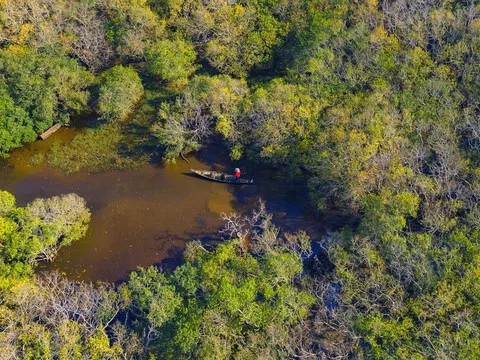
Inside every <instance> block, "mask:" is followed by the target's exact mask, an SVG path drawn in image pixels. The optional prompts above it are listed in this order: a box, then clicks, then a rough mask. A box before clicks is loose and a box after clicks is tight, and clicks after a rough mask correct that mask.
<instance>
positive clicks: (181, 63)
mask: <svg viewBox="0 0 480 360" xmlns="http://www.w3.org/2000/svg"><path fill="white" fill-rule="evenodd" d="M196 56H197V55H196V53H195V50H194V48H193V45H192V44H191V43H188V42H186V41H184V40H181V39H177V40H160V41H158V42H157V43H155V44H154V45H153V46H152V48H150V49H149V51H148V52H147V66H148V70H149V72H150V73H152V74H153V75H155V76H158V77H159V78H160V79H161V80H163V81H165V82H167V83H169V84H170V86H172V87H181V86H182V85H185V83H187V79H188V77H189V76H190V75H191V74H192V73H193V72H194V71H195V69H196V67H195V65H194V61H195V58H196Z"/></svg>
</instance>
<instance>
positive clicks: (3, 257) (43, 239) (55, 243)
mask: <svg viewBox="0 0 480 360" xmlns="http://www.w3.org/2000/svg"><path fill="white" fill-rule="evenodd" d="M0 199H1V200H0V201H1V204H2V208H1V209H2V211H1V212H0V215H1V216H0V235H2V236H1V244H2V247H1V251H0V264H1V266H0V272H1V276H4V277H17V276H19V275H22V274H23V273H24V272H26V273H27V274H28V273H29V271H28V268H26V267H24V266H23V264H29V265H33V264H35V263H36V262H37V261H39V260H51V259H53V257H54V256H55V255H56V253H57V251H58V249H59V248H60V247H61V246H64V245H68V244H70V243H72V242H73V241H76V240H78V239H80V238H82V237H83V236H84V235H85V232H86V230H87V226H88V225H87V224H88V222H89V220H90V212H89V211H88V209H87V208H86V205H85V201H84V200H83V199H82V198H80V197H79V196H77V195H75V194H69V195H64V196H62V197H53V198H51V199H46V200H44V199H37V200H35V201H33V202H32V203H31V204H29V205H27V207H25V208H18V207H15V205H14V201H15V199H14V197H13V196H12V195H11V194H9V193H7V192H2V193H0Z"/></svg>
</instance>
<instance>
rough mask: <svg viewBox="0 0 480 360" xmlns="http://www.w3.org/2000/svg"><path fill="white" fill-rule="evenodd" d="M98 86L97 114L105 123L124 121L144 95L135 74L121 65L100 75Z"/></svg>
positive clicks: (132, 70) (140, 82)
mask: <svg viewBox="0 0 480 360" xmlns="http://www.w3.org/2000/svg"><path fill="white" fill-rule="evenodd" d="M98 86H99V89H98V114H99V115H100V119H102V120H106V121H114V120H123V119H125V118H126V117H127V116H128V115H129V114H130V113H131V112H132V110H133V108H134V107H135V105H136V104H137V103H138V102H139V101H140V99H141V98H142V96H143V94H144V89H143V85H142V81H141V80H140V77H139V76H138V74H137V72H136V71H135V70H134V69H132V68H130V67H124V66H121V65H117V66H114V67H113V68H111V69H109V70H107V71H105V72H104V73H102V75H101V76H100V78H99V85H98Z"/></svg>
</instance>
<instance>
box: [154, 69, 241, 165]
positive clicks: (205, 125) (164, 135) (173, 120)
mask: <svg viewBox="0 0 480 360" xmlns="http://www.w3.org/2000/svg"><path fill="white" fill-rule="evenodd" d="M247 92H248V88H247V85H246V83H245V81H242V80H236V79H232V78H231V77H229V76H226V75H221V76H204V75H201V76H195V77H194V78H193V79H192V80H191V81H190V82H189V84H188V86H187V87H186V88H185V90H184V92H183V94H182V96H181V97H180V98H178V99H177V100H176V101H175V102H174V103H170V102H164V103H162V104H161V106H160V110H159V117H160V121H159V123H157V124H155V125H154V126H153V128H152V130H153V133H154V135H155V136H156V137H157V138H158V139H159V142H160V144H161V145H163V147H164V148H165V155H164V159H165V160H166V161H174V160H175V158H176V157H178V156H179V154H180V153H184V152H190V151H193V150H197V149H199V148H200V147H201V146H202V145H203V144H204V142H205V141H206V140H207V139H208V137H209V136H210V135H211V134H212V133H214V132H215V130H216V131H218V132H219V133H220V134H222V135H223V136H224V137H225V138H226V139H227V140H229V141H230V142H231V143H233V144H240V145H241V142H239V137H240V136H241V134H242V133H241V131H242V122H241V119H240V114H241V101H242V100H243V99H244V98H245V96H246V94H247Z"/></svg>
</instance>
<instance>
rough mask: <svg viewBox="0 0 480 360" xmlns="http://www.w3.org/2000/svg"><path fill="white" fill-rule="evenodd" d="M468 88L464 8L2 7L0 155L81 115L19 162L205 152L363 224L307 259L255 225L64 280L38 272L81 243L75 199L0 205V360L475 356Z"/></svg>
mask: <svg viewBox="0 0 480 360" xmlns="http://www.w3.org/2000/svg"><path fill="white" fill-rule="evenodd" d="M479 84H480V5H479V4H478V2H476V1H454V0H446V1H442V2H435V1H416V0H415V1H414V0H385V1H377V0H358V1H353V0H350V1H347V0H278V1H271V0H228V1H227V0H208V1H201V0H116V1H113V0H91V1H83V0H81V1H73V0H17V1H13V0H3V1H0V156H2V157H5V158H7V157H8V156H9V154H10V153H11V151H12V150H13V149H16V148H19V147H22V146H23V145H25V144H27V143H28V142H31V141H33V140H35V139H36V137H37V136H38V135H39V134H40V133H42V132H43V131H45V130H47V129H48V128H49V127H51V126H52V125H54V124H55V123H61V124H64V125H68V124H69V122H70V119H71V118H72V117H73V116H76V115H77V114H85V113H92V114H94V117H95V118H96V120H95V121H94V122H93V123H90V124H89V126H90V128H89V129H88V130H86V131H85V132H83V133H81V134H80V135H77V137H75V138H74V139H73V140H72V141H71V142H70V143H68V144H56V145H55V146H53V147H52V149H51V150H50V152H49V153H48V154H46V155H45V158H42V159H36V161H47V162H48V163H49V164H51V165H52V166H55V167H58V168H60V169H62V170H64V171H66V172H76V171H81V170H88V171H99V170H105V169H118V168H125V167H129V166H135V164H137V163H138V162H142V161H148V160H149V159H152V158H154V157H155V156H157V157H158V154H160V155H161V156H162V157H163V160H164V161H167V162H168V161H175V159H177V158H178V157H179V156H180V155H185V154H187V153H189V152H192V151H195V150H197V149H200V148H201V147H202V146H204V145H205V144H207V143H208V142H209V140H212V139H215V141H218V139H222V141H223V143H224V146H226V147H228V149H229V151H230V156H231V158H232V159H235V160H238V159H242V158H248V159H251V161H256V162H259V163H263V164H266V165H267V164H268V165H275V166H278V167H281V168H282V171H284V172H288V173H289V174H291V175H292V176H293V177H296V178H301V179H304V181H305V182H306V183H308V187H309V189H310V191H309V193H308V194H305V198H308V199H310V200H309V201H311V202H312V203H313V204H315V206H316V208H317V209H318V211H321V210H324V209H331V208H336V209H342V210H343V211H347V212H349V213H350V214H352V216H356V217H358V219H359V221H358V222H357V225H356V226H354V227H351V226H350V227H346V228H345V229H343V230H341V231H337V232H333V233H332V232H331V233H328V234H327V235H325V236H324V237H323V238H321V239H314V240H315V241H316V242H318V243H319V245H320V247H321V249H322V250H321V251H320V252H318V253H317V252H316V253H315V256H312V255H311V254H312V251H311V240H310V239H308V238H307V237H306V236H305V235H304V233H302V232H300V233H297V234H284V233H281V232H279V231H278V229H277V228H276V227H275V226H274V225H273V224H272V222H271V218H270V216H269V215H268V214H267V213H266V212H265V211H264V209H263V208H261V209H260V210H257V211H255V212H254V213H253V214H252V215H250V216H248V219H244V218H240V217H235V216H233V217H229V218H226V219H225V220H226V221H227V227H226V229H227V230H230V231H229V234H230V235H231V236H229V238H230V239H227V240H225V241H223V242H222V243H221V244H220V245H218V246H216V247H215V248H205V247H204V246H203V245H202V244H201V243H200V242H197V241H194V239H192V241H191V242H190V243H189V244H188V246H187V248H186V250H185V253H184V262H183V264H182V265H180V266H178V267H177V268H175V269H174V270H171V271H162V270H160V269H159V268H158V267H153V266H152V267H149V268H146V269H139V270H138V271H135V272H133V273H131V275H130V276H129V278H128V280H127V281H125V282H123V283H121V284H108V283H99V284H91V283H85V282H84V283H77V282H72V281H70V280H68V279H67V278H65V277H64V276H62V275H61V274H59V273H49V272H38V273H35V271H34V270H35V266H36V264H37V263H38V262H40V261H46V260H53V259H54V257H55V255H56V253H57V251H58V249H59V248H60V247H61V246H64V245H65V246H66V245H69V244H70V243H72V242H74V241H77V240H79V239H81V238H82V237H83V236H84V234H85V232H86V230H87V228H88V223H89V220H90V212H89V209H88V207H87V204H86V203H85V201H84V200H83V199H82V198H80V197H79V196H77V195H74V194H65V195H63V196H58V197H53V198H49V199H37V200H34V201H33V202H31V203H30V204H28V205H26V206H19V205H17V203H16V201H15V197H14V195H12V194H10V193H8V192H6V191H0V349H1V351H0V352H1V358H2V359H192V358H195V359H197V358H198V359H291V358H300V359H478V358H480V228H479V225H480V207H479V200H480V152H479V151H480V85H479ZM139 154H140V155H139ZM153 154H155V155H153ZM0 176H1V174H0ZM187 221H188V219H187ZM247 225H248V226H247ZM80 241H81V240H80Z"/></svg>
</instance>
